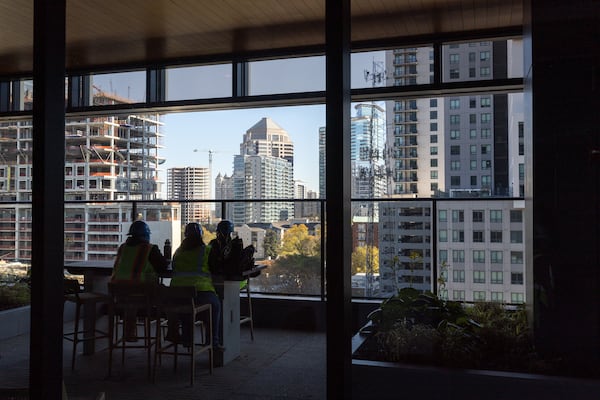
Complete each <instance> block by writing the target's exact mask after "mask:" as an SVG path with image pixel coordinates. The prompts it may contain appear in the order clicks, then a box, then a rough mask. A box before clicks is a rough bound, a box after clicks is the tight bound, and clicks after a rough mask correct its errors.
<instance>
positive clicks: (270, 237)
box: [263, 229, 281, 259]
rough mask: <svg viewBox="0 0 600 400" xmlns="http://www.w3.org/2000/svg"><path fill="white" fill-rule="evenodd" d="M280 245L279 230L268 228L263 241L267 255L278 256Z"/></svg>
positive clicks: (273, 257)
mask: <svg viewBox="0 0 600 400" xmlns="http://www.w3.org/2000/svg"><path fill="white" fill-rule="evenodd" d="M280 245H281V243H280V242H279V236H277V232H275V231H274V230H271V229H269V230H267V232H266V233H265V240H264V243H263V247H264V249H265V257H271V258H272V259H275V258H277V255H278V250H279V246H280Z"/></svg>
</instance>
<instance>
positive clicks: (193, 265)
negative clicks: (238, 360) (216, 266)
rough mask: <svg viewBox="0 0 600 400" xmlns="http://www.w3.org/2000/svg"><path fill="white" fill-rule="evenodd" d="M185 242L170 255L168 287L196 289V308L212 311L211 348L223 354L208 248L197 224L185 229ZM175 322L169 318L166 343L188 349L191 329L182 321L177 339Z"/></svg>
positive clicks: (184, 320) (218, 312)
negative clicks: (169, 280) (171, 260)
mask: <svg viewBox="0 0 600 400" xmlns="http://www.w3.org/2000/svg"><path fill="white" fill-rule="evenodd" d="M184 235H185V239H183V242H181V246H179V248H178V249H177V250H175V253H174V254H173V262H172V267H173V277H172V278H171V284H170V285H171V286H194V287H195V288H196V298H195V299H194V301H195V302H196V304H210V305H211V311H212V328H213V329H212V337H213V347H214V348H215V349H216V350H222V349H223V348H222V346H221V345H220V343H221V301H220V300H219V298H218V296H217V293H216V291H215V287H214V285H213V282H212V277H211V272H210V270H209V265H208V258H209V254H210V245H206V244H204V241H203V240H202V235H203V230H202V227H201V226H200V224H198V223H195V222H191V223H189V224H187V225H186V227H185V233H184ZM176 323H177V321H175V320H173V319H172V318H169V332H168V333H167V337H166V339H167V340H169V341H177V342H181V343H183V345H184V346H185V345H188V344H189V343H190V339H191V334H192V329H193V327H192V326H190V325H189V322H188V319H187V318H183V319H181V324H182V333H181V336H182V337H181V338H180V337H179V329H178V328H177V327H176Z"/></svg>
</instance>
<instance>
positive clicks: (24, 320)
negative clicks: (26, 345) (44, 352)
mask: <svg viewBox="0 0 600 400" xmlns="http://www.w3.org/2000/svg"><path fill="white" fill-rule="evenodd" d="M30 309H31V307H30V306H23V307H17V308H11V309H8V310H3V311H0V340H1V339H6V338H10V337H13V336H19V335H23V334H25V333H29V329H30V317H29V316H30V313H31V312H30Z"/></svg>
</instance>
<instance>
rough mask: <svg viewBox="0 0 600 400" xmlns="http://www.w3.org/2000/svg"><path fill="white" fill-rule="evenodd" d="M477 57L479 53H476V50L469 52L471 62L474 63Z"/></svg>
mask: <svg viewBox="0 0 600 400" xmlns="http://www.w3.org/2000/svg"><path fill="white" fill-rule="evenodd" d="M475 57H477V55H476V54H475V52H474V51H471V52H469V62H471V63H474V62H475Z"/></svg>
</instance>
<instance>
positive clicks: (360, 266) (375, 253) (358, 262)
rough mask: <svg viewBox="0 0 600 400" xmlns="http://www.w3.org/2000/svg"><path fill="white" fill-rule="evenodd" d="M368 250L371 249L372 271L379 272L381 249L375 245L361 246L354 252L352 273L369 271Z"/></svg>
mask: <svg viewBox="0 0 600 400" xmlns="http://www.w3.org/2000/svg"><path fill="white" fill-rule="evenodd" d="M367 250H369V251H371V266H372V270H371V272H372V273H379V249H378V248H377V247H374V246H360V247H357V248H356V249H354V251H353V252H352V275H354V274H356V273H358V272H367Z"/></svg>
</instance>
